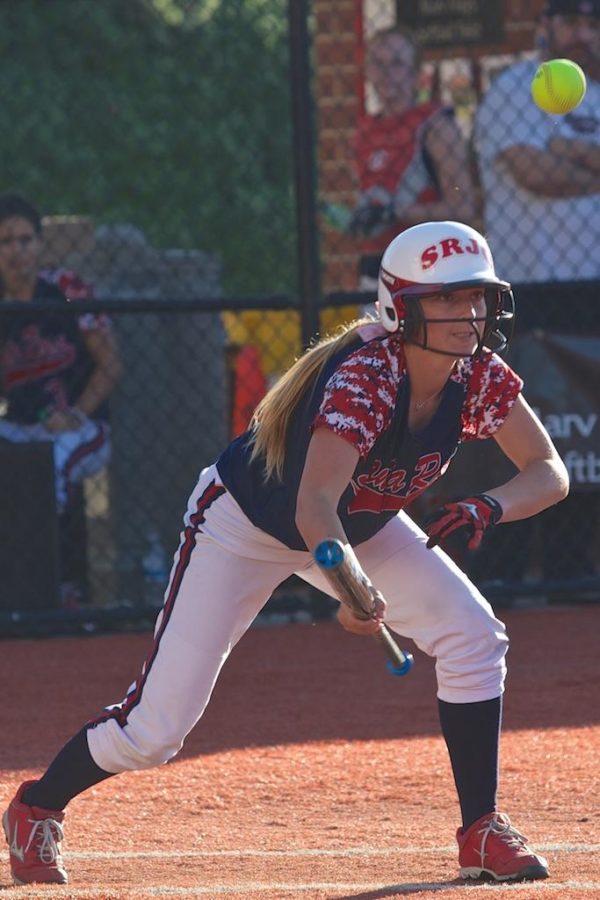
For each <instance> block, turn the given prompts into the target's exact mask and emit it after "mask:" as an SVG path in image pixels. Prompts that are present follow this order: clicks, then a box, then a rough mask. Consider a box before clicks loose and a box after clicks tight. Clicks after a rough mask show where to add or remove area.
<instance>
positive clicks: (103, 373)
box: [75, 364, 122, 416]
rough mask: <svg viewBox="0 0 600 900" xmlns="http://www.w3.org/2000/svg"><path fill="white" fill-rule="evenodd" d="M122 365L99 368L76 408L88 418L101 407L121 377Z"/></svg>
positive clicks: (92, 376) (91, 377)
mask: <svg viewBox="0 0 600 900" xmlns="http://www.w3.org/2000/svg"><path fill="white" fill-rule="evenodd" d="M121 374H122V369H121V366H120V364H119V365H117V364H115V365H114V366H110V367H109V368H98V369H96V370H95V371H94V372H92V375H91V376H90V379H89V381H88V383H87V384H86V386H85V388H84V389H83V391H82V392H81V395H80V396H79V397H78V399H77V402H76V403H75V406H76V407H77V409H79V410H81V412H82V413H84V415H86V416H91V415H93V414H94V412H95V411H96V410H97V409H98V407H99V406H101V405H102V403H104V401H105V400H107V399H108V397H109V396H110V394H111V393H112V391H113V388H114V386H115V384H116V383H117V381H118V380H119V378H120V377H121Z"/></svg>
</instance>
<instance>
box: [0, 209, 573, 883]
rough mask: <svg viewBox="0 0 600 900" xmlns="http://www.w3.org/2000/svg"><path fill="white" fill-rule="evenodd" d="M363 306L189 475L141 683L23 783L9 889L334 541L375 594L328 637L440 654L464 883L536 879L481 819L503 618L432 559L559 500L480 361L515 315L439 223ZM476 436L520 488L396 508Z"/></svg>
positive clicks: (535, 860) (549, 464)
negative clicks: (422, 512) (459, 539)
mask: <svg viewBox="0 0 600 900" xmlns="http://www.w3.org/2000/svg"><path fill="white" fill-rule="evenodd" d="M378 301H379V321H378V322H375V321H373V320H371V319H363V320H360V321H358V322H355V323H353V324H352V325H350V326H349V327H348V328H347V329H346V330H345V331H344V332H343V333H342V334H338V335H337V336H335V337H333V338H330V339H328V340H325V341H322V342H320V343H319V344H317V345H316V346H315V347H314V348H313V349H311V350H309V351H308V352H307V353H306V354H305V355H304V356H303V357H302V358H301V359H300V360H299V361H298V362H296V363H295V364H294V365H293V366H292V368H291V369H290V370H289V371H288V372H287V373H286V374H285V375H284V376H283V377H282V378H281V380H280V381H279V382H278V383H277V384H276V385H275V386H274V387H273V388H272V389H271V391H270V392H269V393H268V394H267V396H266V397H265V398H264V399H263V401H262V402H261V403H260V404H259V406H258V408H257V410H256V413H255V416H254V419H253V424H252V428H251V430H250V431H249V432H247V433H246V434H244V435H242V436H241V437H238V438H237V439H236V440H234V441H233V442H232V443H231V444H230V445H229V446H228V447H227V449H226V450H225V451H224V453H223V454H222V455H221V456H220V457H219V459H218V460H217V462H216V464H215V465H213V466H210V467H209V468H207V469H205V470H204V471H203V472H202V473H201V475H200V479H199V481H198V484H197V486H196V488H195V490H194V491H193V493H192V495H191V497H190V500H189V505H188V509H187V513H186V515H185V518H184V529H183V532H182V535H181V542H180V544H179V548H178V550H177V552H176V554H175V558H174V564H173V568H172V571H171V576H170V580H169V585H168V587H167V591H166V594H165V602H164V606H163V608H162V610H161V612H160V613H159V616H158V619H157V623H156V628H155V633H154V642H153V645H152V648H151V650H150V653H149V654H148V656H147V658H146V661H145V663H144V665H143V667H142V671H141V674H140V676H139V678H138V679H137V681H136V682H134V684H133V685H132V686H131V687H130V689H129V691H128V693H127V696H126V697H125V699H124V700H123V701H122V702H121V703H118V704H117V705H115V706H111V707H108V708H107V709H106V710H105V711H104V712H103V714H102V715H100V716H99V717H98V718H96V719H94V720H93V721H91V722H88V723H87V724H86V725H85V726H84V728H82V729H81V731H80V732H78V734H76V735H75V736H74V737H73V738H72V739H71V740H70V741H69V742H68V743H67V744H66V745H65V747H63V749H62V750H61V751H60V752H59V754H58V756H57V757H56V758H55V760H54V761H53V762H52V763H51V765H50V767H49V769H48V770H47V771H46V773H45V774H44V775H43V776H42V777H41V778H40V779H39V780H38V781H30V782H26V783H25V784H23V785H21V787H20V788H19V789H18V791H17V794H16V796H15V798H14V800H13V801H12V803H11V804H10V806H9V808H8V810H7V811H6V813H5V815H4V819H3V822H4V828H5V832H6V837H7V841H8V843H9V846H10V856H11V865H12V872H13V877H14V879H15V881H17V882H20V883H29V882H34V881H44V882H58V883H65V882H66V881H67V875H66V872H65V869H64V866H63V861H62V857H61V853H60V842H61V840H62V837H63V827H62V822H63V817H64V812H63V810H64V807H65V806H66V804H67V803H68V801H69V800H71V798H72V797H74V796H76V795H77V794H79V793H80V792H82V791H84V790H85V789H86V788H89V787H90V786H91V785H93V784H96V783H97V782H99V781H101V780H102V779H104V778H108V777H110V776H112V775H114V774H116V773H119V772H124V771H126V770H130V769H142V768H147V767H151V766H156V765H160V764H161V763H164V762H165V761H167V760H168V759H170V758H172V757H173V756H174V755H175V754H176V753H177V752H178V750H179V749H180V748H181V746H182V743H183V740H184V738H185V736H186V735H187V734H188V732H189V731H190V730H191V728H192V727H193V726H194V725H195V723H196V722H197V721H198V719H199V718H200V716H201V715H202V713H203V711H204V709H205V707H206V704H207V703H208V700H209V698H210V695H211V692H212V689H213V687H214V684H215V681H216V679H217V677H218V674H219V671H220V669H221V666H222V665H223V663H224V662H225V660H226V659H227V657H228V655H229V653H230V651H231V649H232V647H233V646H234V645H235V644H236V643H237V641H238V640H239V639H240V638H241V636H242V635H243V634H244V632H245V631H246V629H247V628H248V627H249V625H250V624H251V622H252V620H253V619H254V617H255V616H256V615H257V613H258V612H259V610H260V609H261V607H262V606H263V604H264V603H265V602H266V600H267V599H268V597H269V596H270V594H271V592H272V591H273V589H274V588H275V587H276V586H277V585H278V584H279V583H280V582H282V581H283V580H284V579H285V578H287V577H288V576H290V575H291V574H292V573H297V574H298V575H300V576H301V577H302V578H304V579H305V580H306V581H308V582H309V583H310V584H313V585H315V586H317V587H318V588H320V589H321V590H324V591H328V590H330V589H329V588H328V584H327V582H326V581H325V579H324V577H323V576H322V574H321V573H320V572H319V570H318V569H317V567H316V566H315V563H314V561H313V557H312V553H311V552H310V551H311V550H313V549H314V548H315V547H316V546H317V544H318V543H319V542H320V541H321V540H323V539H326V538H336V539H339V540H341V541H342V542H344V544H345V543H347V542H349V543H350V544H351V545H352V546H353V547H354V549H355V552H356V555H357V557H358V560H359V561H360V564H361V565H362V567H363V569H364V572H365V573H366V575H368V576H369V578H370V579H371V581H372V583H373V585H374V586H375V587H374V588H373V598H374V600H375V601H376V608H377V612H376V613H374V616H373V618H372V619H371V620H369V621H367V622H364V621H361V620H359V619H358V618H355V617H354V616H353V615H352V614H351V613H350V612H349V611H348V609H347V608H346V607H344V606H340V609H339V616H338V617H339V620H340V622H341V624H342V625H343V626H344V627H345V628H346V629H347V630H349V631H352V632H356V633H359V634H373V633H375V632H376V631H377V629H378V628H379V627H380V625H381V622H382V620H383V618H385V621H386V624H387V625H388V627H390V628H391V629H393V630H394V631H396V632H399V633H400V634H402V635H405V636H409V637H411V638H412V639H413V640H414V641H415V643H416V644H417V646H418V647H420V648H421V650H423V651H424V652H425V653H427V654H429V655H431V656H434V657H435V658H436V672H437V681H438V698H439V711H440V720H441V727H442V731H443V735H444V738H445V740H446V743H447V745H448V750H449V755H450V760H451V764H452V769H453V773H454V779H455V782H456V787H457V790H458V796H459V801H460V808H461V813H462V825H461V827H460V828H459V829H458V832H457V840H458V848H459V851H458V852H459V866H460V872H461V875H462V876H463V877H465V878H469V877H471V878H477V877H480V876H482V875H485V876H491V877H492V878H494V879H496V880H498V881H501V880H521V879H535V878H544V877H546V876H547V875H548V869H547V863H546V861H545V860H544V859H543V858H542V857H541V856H538V855H537V854H536V853H535V852H534V850H533V849H532V848H531V847H530V846H529V845H528V843H527V840H526V838H525V837H524V836H523V835H522V834H521V833H520V832H519V831H517V830H516V829H515V828H514V827H513V826H512V824H511V822H510V819H509V818H508V816H507V815H505V814H504V813H501V812H498V811H497V809H496V789H497V780H498V776H497V770H498V742H499V732H500V718H501V696H502V692H503V684H504V676H505V664H504V655H505V652H506V648H507V638H506V636H505V629H504V626H503V624H502V623H501V622H500V621H498V619H496V618H495V616H494V614H493V611H492V609H491V607H490V606H489V604H488V603H487V602H486V600H485V599H484V598H483V597H482V596H481V595H480V594H479V593H478V591H477V590H476V588H475V587H474V586H473V585H472V584H471V583H470V582H469V581H468V579H467V578H466V577H465V575H464V574H463V573H462V572H461V571H460V570H459V569H458V568H457V567H456V566H455V565H454V564H453V563H452V561H451V560H450V559H449V557H448V556H446V555H445V554H444V552H443V551H442V550H440V549H439V548H438V547H436V546H435V545H436V544H437V543H438V541H440V540H443V539H444V538H446V537H447V536H448V535H449V534H451V533H452V532H454V531H455V530H456V529H463V531H464V532H466V533H467V534H468V536H469V543H470V546H472V547H474V546H476V545H478V543H479V542H480V541H481V538H482V536H483V533H484V531H485V530H486V529H487V528H489V527H491V526H493V525H495V524H497V523H498V522H500V521H503V522H508V521H512V520H514V519H519V518H525V517H527V516H531V515H534V514H535V513H537V512H539V511H540V510H542V509H544V508H545V507H547V506H549V505H550V504H553V503H556V502H558V501H559V500H561V499H562V498H563V497H564V496H565V495H566V493H567V491H568V478H567V474H566V471H565V468H564V466H563V464H562V462H561V461H560V458H559V457H558V454H557V453H556V450H555V449H554V447H553V445H552V443H551V441H550V439H549V437H548V435H547V433H546V432H545V431H544V429H543V427H542V426H541V424H540V423H539V421H538V420H537V419H536V417H535V416H534V414H533V413H532V411H531V409H530V408H529V406H528V405H527V403H526V402H525V400H524V399H523V398H522V396H521V387H522V383H521V381H520V379H519V378H518V376H517V375H515V373H514V372H512V371H511V370H510V369H509V368H508V366H507V365H505V364H504V363H503V362H502V360H501V359H500V358H499V357H498V356H497V355H496V353H495V352H493V350H492V348H493V347H496V348H497V349H500V348H502V347H503V346H505V344H506V338H505V337H504V335H503V331H502V328H503V326H504V325H505V324H506V323H507V322H508V321H509V320H510V318H511V317H512V307H513V303H512V294H511V292H510V286H509V285H508V284H507V283H506V282H503V281H500V280H499V279H498V278H497V277H496V274H495V271H494V265H493V261H492V257H491V255H490V251H489V248H488V246H487V244H486V241H485V240H484V238H483V237H482V236H481V235H480V234H478V233H477V232H476V231H474V230H473V229H471V228H469V227H467V226H466V225H462V224H458V223H455V222H431V223H425V224H422V225H417V226H414V227H413V228H410V229H408V230H407V231H405V232H403V233H402V234H401V235H399V236H398V237H396V238H395V239H394V240H393V241H392V242H391V244H390V245H389V246H388V248H387V249H386V251H385V253H384V256H383V261H382V267H381V273H380V280H379V289H378ZM490 435H493V436H494V437H495V439H496V440H497V441H498V443H499V445H500V447H501V448H502V450H503V451H504V452H505V453H506V454H507V455H508V456H509V457H510V459H511V460H512V461H513V462H514V463H515V464H516V466H517V468H518V469H519V472H518V474H517V475H516V476H515V477H514V478H513V479H511V480H510V481H509V482H508V483H506V484H503V485H501V486H500V487H497V488H494V489H493V490H490V492H489V493H488V494H480V495H476V496H472V497H468V498H466V499H464V500H462V501H460V502H455V503H448V504H446V506H444V507H443V509H441V510H439V512H438V513H436V514H435V515H434V516H433V517H432V520H431V522H430V523H429V525H428V526H427V531H428V534H426V533H424V532H423V531H421V530H420V529H419V528H418V527H417V526H416V525H415V524H414V523H413V522H412V521H411V519H410V518H409V517H408V516H407V515H406V513H405V512H404V511H403V508H404V507H405V506H406V505H407V504H408V503H409V502H410V501H411V500H413V499H414V498H415V497H416V496H418V495H419V494H420V493H421V492H422V491H423V490H424V489H425V488H426V487H427V486H428V485H429V484H431V483H432V482H433V481H434V480H435V479H436V478H438V477H439V476H440V475H441V474H442V472H443V471H444V470H445V469H446V467H447V466H448V464H449V462H450V459H451V457H452V456H453V454H454V453H455V451H456V449H457V446H458V445H459V443H460V442H462V441H465V440H473V439H479V438H486V437H488V436H490ZM384 598H385V599H384Z"/></svg>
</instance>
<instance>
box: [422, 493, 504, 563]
mask: <svg viewBox="0 0 600 900" xmlns="http://www.w3.org/2000/svg"><path fill="white" fill-rule="evenodd" d="M502 512H503V510H502V507H501V506H500V504H499V503H498V501H497V500H495V499H494V498H493V497H490V496H489V495H488V494H475V495H474V496H473V497H465V498H464V499H463V500H457V501H454V502H450V503H445V504H444V505H443V506H441V507H440V508H439V509H438V510H436V512H434V513H433V514H432V515H431V516H429V518H428V519H427V520H426V521H425V524H424V525H423V528H424V529H425V531H426V532H427V534H428V535H429V540H428V541H427V547H428V548H429V549H431V548H432V547H435V546H436V544H439V543H440V541H444V540H445V539H446V538H447V537H449V536H450V535H451V534H452V533H453V532H455V531H458V529H459V528H463V529H465V534H466V535H467V537H468V541H467V547H468V549H469V550H477V548H478V547H479V546H480V544H481V541H482V540H483V535H484V534H485V532H486V530H487V529H488V528H490V526H492V525H496V524H497V523H498V522H499V521H500V519H501V518H502Z"/></svg>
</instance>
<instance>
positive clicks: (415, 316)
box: [392, 282, 515, 357]
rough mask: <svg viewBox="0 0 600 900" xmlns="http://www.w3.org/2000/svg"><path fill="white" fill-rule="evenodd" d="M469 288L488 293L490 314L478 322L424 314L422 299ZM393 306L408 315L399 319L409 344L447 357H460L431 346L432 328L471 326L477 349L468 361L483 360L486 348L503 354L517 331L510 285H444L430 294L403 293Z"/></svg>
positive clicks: (488, 310)
mask: <svg viewBox="0 0 600 900" xmlns="http://www.w3.org/2000/svg"><path fill="white" fill-rule="evenodd" d="M469 287H481V288H483V289H484V299H485V306H486V313H485V315H484V316H476V317H474V318H463V317H460V318H456V317H452V318H435V319H427V318H426V317H425V314H424V312H423V307H422V305H421V302H420V301H421V299H427V298H428V297H436V296H440V295H441V296H443V295H445V294H451V293H453V292H454V291H459V290H463V289H465V288H469ZM392 302H393V304H394V308H395V309H396V312H397V314H398V313H400V312H401V311H403V312H404V315H403V316H402V318H400V315H398V331H399V332H400V333H401V334H402V337H403V339H404V341H405V342H406V343H407V344H414V345H415V346H417V347H421V348H422V349H423V350H429V351H430V352H431V353H441V354H442V355H444V356H454V357H455V356H456V353H455V352H453V351H450V350H445V349H444V348H442V347H435V346H433V345H431V344H430V342H429V334H428V328H427V326H428V325H439V324H442V325H443V324H452V323H458V324H460V323H462V324H468V325H469V326H470V327H471V328H472V329H473V336H474V338H475V339H476V341H477V345H476V347H475V349H474V350H473V352H472V353H466V354H463V355H464V356H468V357H478V356H481V353H482V352H483V350H484V348H487V349H488V350H492V351H493V352H494V353H502V352H503V351H504V350H505V349H506V347H507V346H508V343H509V341H510V339H511V337H512V333H513V327H514V311H515V301H514V297H513V294H512V291H511V289H510V286H509V285H508V284H506V282H501V283H496V284H481V283H476V284H473V283H469V284H465V283H464V282H463V283H459V284H454V285H447V284H446V285H440V286H439V289H438V290H435V291H433V292H431V293H430V292H429V291H427V292H426V293H420V292H418V293H405V292H402V291H400V292H399V294H397V295H392Z"/></svg>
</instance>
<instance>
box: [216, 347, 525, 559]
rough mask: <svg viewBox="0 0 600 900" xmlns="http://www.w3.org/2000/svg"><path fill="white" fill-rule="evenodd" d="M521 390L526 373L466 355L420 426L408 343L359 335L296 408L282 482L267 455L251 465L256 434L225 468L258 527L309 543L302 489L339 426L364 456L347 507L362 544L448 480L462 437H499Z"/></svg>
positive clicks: (234, 450)
mask: <svg viewBox="0 0 600 900" xmlns="http://www.w3.org/2000/svg"><path fill="white" fill-rule="evenodd" d="M521 387H522V382H521V380H520V379H519V377H518V376H517V375H515V373H514V372H512V370H511V369H510V368H509V367H508V366H507V365H506V364H505V363H504V362H503V361H502V360H501V359H500V358H499V357H498V356H496V355H494V354H491V353H489V352H486V353H484V355H483V356H482V358H481V359H479V360H472V359H466V360H460V361H459V362H458V363H457V365H456V367H455V369H454V371H453V373H452V375H451V376H450V378H449V379H448V382H447V384H446V386H445V388H444V390H443V393H442V396H441V399H440V403H439V406H438V408H437V410H436V412H435V414H434V416H433V418H432V419H431V421H430V422H429V423H428V424H427V426H426V427H425V428H424V429H423V430H422V431H420V432H418V433H412V432H411V430H410V429H409V428H408V424H407V423H408V407H409V401H410V380H409V376H408V372H407V369H406V362H405V359H404V352H403V346H402V342H401V341H400V340H399V339H398V338H397V337H395V336H390V335H387V334H382V335H381V336H378V337H376V338H371V339H370V340H369V339H366V340H363V338H362V337H360V335H359V334H358V333H357V337H356V340H355V341H354V342H352V343H351V344H350V345H348V346H346V347H345V348H343V350H342V351H340V352H339V353H338V354H337V355H335V356H333V357H332V358H331V359H330V360H329V362H328V363H327V365H326V366H325V368H324V370H323V371H322V373H321V375H320V377H319V378H318V379H317V381H316V383H315V385H314V386H313V388H312V389H311V390H309V391H308V393H307V394H306V395H305V396H304V397H303V399H302V400H301V402H300V404H299V406H298V408H297V410H296V412H295V413H294V415H293V417H292V421H291V424H290V428H289V433H288V435H287V441H286V456H285V465H284V474H283V479H282V480H281V481H279V480H278V479H277V478H274V477H273V478H270V479H268V480H266V481H265V479H264V460H262V459H260V458H258V459H256V460H255V461H254V462H252V463H251V462H250V454H251V451H252V434H251V432H246V433H245V434H243V435H241V436H240V437H239V438H237V439H236V440H234V441H233V442H232V443H231V444H230V445H229V447H227V449H226V450H225V451H224V452H223V453H222V454H221V456H220V457H219V459H218V460H217V468H218V471H219V475H220V477H221V479H222V481H223V484H224V485H225V487H226V488H227V489H228V491H229V492H230V493H231V494H232V496H233V497H234V498H235V500H236V501H237V503H238V504H239V505H240V507H241V508H242V510H243V511H244V513H245V514H246V515H247V516H248V518H249V519H250V521H251V522H252V523H253V524H254V525H256V526H257V527H259V528H261V529H262V530H263V531H266V532H267V533H268V534H271V535H272V536H273V537H275V538H277V539H278V540H280V541H282V543H284V544H286V545H287V546H288V547H290V548H291V549H294V550H306V549H307V548H306V546H305V544H304V541H303V539H302V537H301V535H300V533H299V532H298V529H297V528H296V524H295V511H296V496H297V493H298V486H299V484H300V479H301V476H302V471H303V469H304V462H305V459H306V453H307V449H308V444H309V442H310V438H311V436H312V432H313V430H314V428H315V427H325V428H330V429H331V430H332V431H334V432H335V433H337V434H339V435H340V436H341V437H342V438H344V439H345V440H348V441H349V442H350V443H352V444H353V446H355V447H356V448H357V450H358V452H359V454H360V458H359V461H358V463H357V466H356V468H355V470H354V473H353V475H352V478H351V480H350V483H349V484H348V486H347V488H346V490H345V491H344V493H343V494H342V497H341V499H340V503H339V506H338V510H337V511H338V515H339V517H340V520H341V522H342V525H343V527H344V530H345V532H346V534H347V536H348V539H349V541H350V542H351V543H352V544H354V545H356V544H359V543H361V542H362V541H365V540H367V539H368V538H370V537H372V536H373V535H374V534H375V533H376V532H377V531H379V530H380V529H381V528H382V527H383V526H384V525H385V523H386V522H387V521H388V520H389V519H390V518H392V517H393V516H395V515H396V514H397V513H398V511H399V510H400V509H402V508H403V507H405V506H406V505H407V504H408V503H410V502H411V501H412V500H414V499H415V497H417V496H418V495H419V494H420V493H422V492H423V491H424V490H425V489H426V488H427V487H428V486H429V485H430V484H432V483H433V482H434V481H435V480H436V479H437V478H439V477H440V475H442V474H443V472H444V471H445V470H446V468H447V466H448V464H449V462H450V459H451V458H452V456H453V455H454V453H455V452H456V450H457V448H458V445H459V443H460V442H461V441H464V440H472V439H475V438H485V437H489V436H490V435H491V434H493V433H494V432H495V431H496V430H497V429H498V428H499V427H500V426H501V425H502V422H503V421H504V419H505V418H506V416H507V415H508V412H509V411H510V409H511V408H512V405H513V403H514V401H515V399H516V397H517V395H518V393H519V391H520V389H521Z"/></svg>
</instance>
